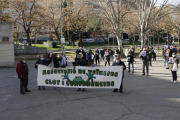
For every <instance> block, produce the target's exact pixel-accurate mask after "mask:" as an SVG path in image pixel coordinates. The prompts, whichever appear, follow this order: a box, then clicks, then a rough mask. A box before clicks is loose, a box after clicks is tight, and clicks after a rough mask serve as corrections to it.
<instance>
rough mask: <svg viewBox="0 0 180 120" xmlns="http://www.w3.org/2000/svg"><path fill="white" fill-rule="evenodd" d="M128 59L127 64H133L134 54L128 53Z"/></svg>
mask: <svg viewBox="0 0 180 120" xmlns="http://www.w3.org/2000/svg"><path fill="white" fill-rule="evenodd" d="M128 57H130V59H129V63H133V62H134V52H130V53H129V55H128Z"/></svg>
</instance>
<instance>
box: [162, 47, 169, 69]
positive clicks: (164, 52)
mask: <svg viewBox="0 0 180 120" xmlns="http://www.w3.org/2000/svg"><path fill="white" fill-rule="evenodd" d="M162 50H163V51H162V55H163V59H164V66H166V63H167V61H166V49H164V48H162ZM167 65H168V63H167Z"/></svg>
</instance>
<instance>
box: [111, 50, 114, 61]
mask: <svg viewBox="0 0 180 120" xmlns="http://www.w3.org/2000/svg"><path fill="white" fill-rule="evenodd" d="M113 55H114V51H113V50H112V49H111V60H112V61H113Z"/></svg>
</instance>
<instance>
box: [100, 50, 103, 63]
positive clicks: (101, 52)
mask: <svg viewBox="0 0 180 120" xmlns="http://www.w3.org/2000/svg"><path fill="white" fill-rule="evenodd" d="M100 54H101V61H102V60H103V61H104V50H103V49H102V48H101V51H100Z"/></svg>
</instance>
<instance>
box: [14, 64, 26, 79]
mask: <svg viewBox="0 0 180 120" xmlns="http://www.w3.org/2000/svg"><path fill="white" fill-rule="evenodd" d="M24 67H26V68H27V71H25V69H24ZM16 72H17V75H18V78H19V79H26V78H27V77H28V72H29V69H28V65H27V64H26V63H23V62H21V61H20V62H19V63H18V64H17V67H16ZM21 75H22V77H21Z"/></svg>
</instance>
